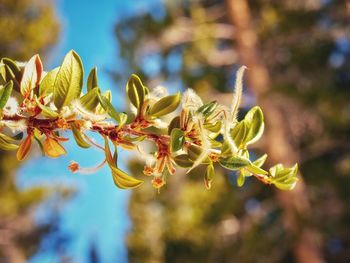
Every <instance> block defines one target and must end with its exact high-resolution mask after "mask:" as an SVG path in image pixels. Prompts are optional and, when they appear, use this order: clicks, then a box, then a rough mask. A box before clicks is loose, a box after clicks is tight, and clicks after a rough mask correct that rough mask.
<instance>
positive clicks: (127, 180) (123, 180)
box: [104, 136, 143, 189]
mask: <svg viewBox="0 0 350 263" xmlns="http://www.w3.org/2000/svg"><path fill="white" fill-rule="evenodd" d="M104 139H105V154H106V160H107V163H108V165H109V167H110V168H111V170H112V176H113V181H114V184H115V185H116V186H117V187H119V188H121V189H130V188H136V187H138V186H140V185H141V184H142V183H143V181H141V180H138V179H136V178H134V177H132V176H130V175H128V174H127V173H125V172H124V171H122V170H120V169H119V168H118V167H117V166H116V163H115V162H116V160H115V159H114V158H113V156H112V154H111V150H110V147H109V143H108V139H107V137H106V136H105V137H104Z"/></svg>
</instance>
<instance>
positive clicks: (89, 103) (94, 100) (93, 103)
mask: <svg viewBox="0 0 350 263" xmlns="http://www.w3.org/2000/svg"><path fill="white" fill-rule="evenodd" d="M99 94H100V91H99V88H97V87H96V88H93V89H90V90H89V92H88V93H86V94H85V95H84V96H83V97H81V98H80V99H79V101H80V103H81V105H82V106H83V107H84V109H87V110H89V111H91V112H94V111H95V109H96V107H97V105H98V104H99V102H100V100H99Z"/></svg>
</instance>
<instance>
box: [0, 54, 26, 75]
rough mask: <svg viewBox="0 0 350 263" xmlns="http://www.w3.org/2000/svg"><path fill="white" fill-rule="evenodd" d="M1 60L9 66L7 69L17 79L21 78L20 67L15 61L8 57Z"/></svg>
mask: <svg viewBox="0 0 350 263" xmlns="http://www.w3.org/2000/svg"><path fill="white" fill-rule="evenodd" d="M1 62H2V63H4V64H5V65H7V66H8V67H9V69H10V70H11V71H12V73H13V74H14V76H15V78H16V80H17V81H20V80H21V77H22V73H21V69H20V68H19V67H18V66H17V63H16V62H15V61H13V60H12V59H10V58H3V59H1Z"/></svg>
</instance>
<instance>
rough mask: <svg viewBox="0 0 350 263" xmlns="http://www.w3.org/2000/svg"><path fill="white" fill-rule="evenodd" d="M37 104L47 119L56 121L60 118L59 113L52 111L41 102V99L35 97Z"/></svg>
mask: <svg viewBox="0 0 350 263" xmlns="http://www.w3.org/2000/svg"><path fill="white" fill-rule="evenodd" d="M35 102H36V104H37V105H38V107H39V108H40V109H41V110H42V114H43V115H44V116H45V117H48V118H50V119H55V118H57V117H58V112H56V111H54V110H52V109H51V108H50V107H47V106H45V105H43V104H41V102H40V101H39V99H38V98H37V97H36V96H35Z"/></svg>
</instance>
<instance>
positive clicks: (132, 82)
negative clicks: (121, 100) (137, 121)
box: [126, 74, 148, 110]
mask: <svg viewBox="0 0 350 263" xmlns="http://www.w3.org/2000/svg"><path fill="white" fill-rule="evenodd" d="M126 93H127V94H128V97H129V100H130V102H131V103H132V104H133V105H134V106H135V107H136V109H138V110H140V109H141V106H142V104H143V102H144V100H145V96H146V95H147V94H148V89H147V88H146V87H145V86H144V85H143V84H142V81H141V79H140V78H139V77H138V76H137V75H135V74H132V75H131V76H130V78H129V80H128V83H127V84H126Z"/></svg>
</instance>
